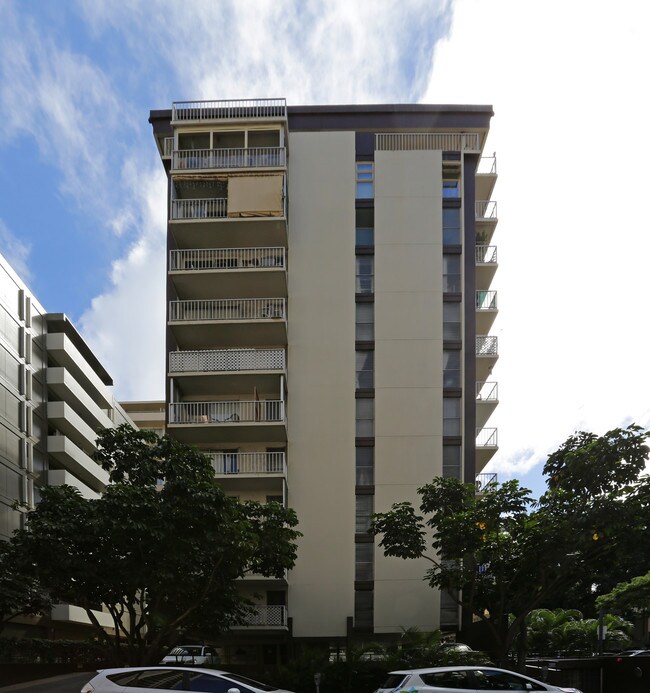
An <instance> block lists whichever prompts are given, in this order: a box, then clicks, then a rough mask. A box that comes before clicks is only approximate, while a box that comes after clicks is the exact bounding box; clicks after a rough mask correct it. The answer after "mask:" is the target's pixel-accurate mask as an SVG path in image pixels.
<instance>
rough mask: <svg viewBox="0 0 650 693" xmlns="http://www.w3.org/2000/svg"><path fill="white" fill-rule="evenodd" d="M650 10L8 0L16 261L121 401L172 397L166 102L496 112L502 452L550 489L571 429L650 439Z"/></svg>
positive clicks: (636, 0)
mask: <svg viewBox="0 0 650 693" xmlns="http://www.w3.org/2000/svg"><path fill="white" fill-rule="evenodd" d="M648 26H650V3H647V2H643V0H619V2H618V3H616V5H615V6H614V5H612V4H611V3H609V2H605V1H604V0H544V2H540V1H538V0H529V1H528V2H522V1H521V0H327V1H325V0H185V1H184V2H182V3H181V2H174V1H173V0H121V2H111V1H110V0H58V1H57V2H53V1H52V0H0V109H1V112H2V116H3V119H2V124H1V125H0V253H2V254H3V255H4V256H5V257H6V258H7V259H8V260H9V262H10V263H11V264H12V265H13V266H14V268H15V269H16V271H17V272H18V273H19V274H20V275H21V276H22V277H23V279H24V280H25V281H26V282H27V284H28V285H29V286H30V288H31V290H32V291H33V292H34V294H35V295H36V297H37V298H38V300H39V301H40V302H41V303H42V304H43V306H44V307H45V308H46V310H48V311H52V312H65V313H66V314H67V315H68V316H69V317H70V318H71V319H72V320H73V321H74V322H75V324H76V325H77V327H78V329H79V330H80V331H81V333H82V334H83V335H84V337H85V338H86V340H87V341H88V342H89V344H90V345H91V347H92V348H93V349H94V351H95V352H96V353H97V355H98V356H99V358H100V359H101V360H102V362H103V363H104V364H105V365H106V367H107V369H108V371H109V372H110V373H111V375H112V376H113V379H114V381H115V393H116V395H117V397H118V398H120V399H122V400H147V399H162V398H163V396H164V370H165V369H164V353H163V348H164V324H165V305H164V281H165V269H164V268H165V257H164V255H165V228H166V227H165V176H164V171H163V167H162V164H161V162H160V159H159V157H158V154H157V152H156V149H155V146H154V142H153V137H152V134H151V126H150V125H149V123H148V120H147V119H148V116H149V111H150V110H152V109H161V108H170V106H171V103H172V101H180V100H199V99H241V98H261V97H285V98H286V99H287V102H288V104H289V105H301V104H329V103H340V104H348V103H349V104H353V103H452V104H472V103H476V104H491V105H492V106H493V107H494V111H495V117H494V118H493V121H492V128H491V133H490V136H489V139H488V142H487V145H486V148H485V151H484V153H485V154H490V155H491V154H492V153H493V152H496V155H497V166H498V174H499V179H498V183H497V186H496V188H495V192H494V195H493V199H496V200H497V203H498V210H499V225H498V227H497V232H496V233H495V236H494V239H493V243H494V244H496V245H497V246H498V259H499V271H498V273H497V275H496V278H495V281H494V283H493V288H495V289H497V291H498V302H499V317H498V318H497V321H496V322H495V325H494V328H493V330H492V333H493V334H496V335H498V337H499V354H500V358H499V362H498V364H497V367H496V368H495V370H494V373H493V376H492V378H493V379H494V380H496V381H498V384H499V400H500V404H499V407H498V408H497V411H496V413H495V414H494V415H493V416H492V418H491V419H490V421H489V424H488V425H489V426H496V427H498V429H499V452H498V454H497V455H496V456H495V458H494V459H493V461H492V462H491V463H490V466H489V467H488V469H487V470H486V471H496V472H497V473H498V474H499V478H500V479H501V480H505V479H507V478H511V477H513V476H514V477H517V478H519V479H521V480H522V482H523V483H524V484H525V485H528V486H529V487H530V488H532V489H533V491H534V492H536V493H539V492H540V491H541V490H542V482H541V468H542V465H543V462H544V460H545V458H546V456H547V454H548V453H549V452H550V451H552V450H554V449H556V448H557V447H558V446H559V445H560V444H561V443H562V442H563V441H564V440H565V439H566V437H567V436H569V435H570V434H571V433H573V432H574V431H576V430H591V431H594V432H596V433H604V432H605V431H607V430H609V429H612V428H615V427H618V426H623V425H628V424H629V423H631V422H636V423H638V424H640V425H642V426H644V427H646V428H650V398H649V397H648V390H649V385H650V375H649V369H648V365H647V363H648V357H647V351H648V349H647V345H648V342H647V337H648V334H649V329H648V317H647V314H648V313H647V309H646V302H645V294H646V292H647V293H649V294H650V291H649V290H648V284H649V282H648V272H647V269H646V266H647V262H648V259H649V258H650V228H649V226H650V222H649V221H648V217H647V215H645V204H644V199H646V196H647V191H648V188H649V187H650V185H649V184H650V180H649V176H648V173H647V165H648V163H647V162H648V161H649V160H650V134H649V133H648V130H647V122H648V106H649V105H650V96H649V91H650V90H649V88H648V78H647V70H648V67H650V42H649V41H647V38H646V36H645V34H646V32H647V28H648Z"/></svg>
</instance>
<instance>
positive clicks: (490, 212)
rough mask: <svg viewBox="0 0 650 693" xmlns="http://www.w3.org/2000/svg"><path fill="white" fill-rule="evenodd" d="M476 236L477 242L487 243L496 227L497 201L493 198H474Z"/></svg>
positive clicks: (497, 219)
mask: <svg viewBox="0 0 650 693" xmlns="http://www.w3.org/2000/svg"><path fill="white" fill-rule="evenodd" d="M475 215H476V237H477V239H478V242H480V243H485V244H488V243H489V242H490V241H491V240H492V235H493V234H494V230H495V229H496V227H497V223H498V221H499V218H498V216H497V203H496V202H495V201H494V200H476V202H475Z"/></svg>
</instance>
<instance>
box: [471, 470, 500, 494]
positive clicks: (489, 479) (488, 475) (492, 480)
mask: <svg viewBox="0 0 650 693" xmlns="http://www.w3.org/2000/svg"><path fill="white" fill-rule="evenodd" d="M475 483H476V493H482V492H483V491H485V489H486V488H487V487H488V486H490V485H491V484H496V483H497V475H496V472H484V473H483V474H477V475H476V481H475Z"/></svg>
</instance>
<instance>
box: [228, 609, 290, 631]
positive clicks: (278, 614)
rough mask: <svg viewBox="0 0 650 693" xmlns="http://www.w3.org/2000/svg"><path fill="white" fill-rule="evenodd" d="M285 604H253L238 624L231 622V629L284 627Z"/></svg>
mask: <svg viewBox="0 0 650 693" xmlns="http://www.w3.org/2000/svg"><path fill="white" fill-rule="evenodd" d="M287 617H288V613H287V607H286V606H255V607H253V608H252V610H251V611H250V612H249V613H248V614H247V615H246V616H244V618H243V619H242V621H241V622H240V623H239V624H233V625H232V626H231V630H237V629H242V628H258V629H262V628H286V627H287V622H288V621H287Z"/></svg>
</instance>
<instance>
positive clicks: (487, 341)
mask: <svg viewBox="0 0 650 693" xmlns="http://www.w3.org/2000/svg"><path fill="white" fill-rule="evenodd" d="M498 347H499V341H498V338H497V337H495V336H493V335H490V334H488V335H477V336H476V355H477V356H497V355H498V353H499V348H498Z"/></svg>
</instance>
